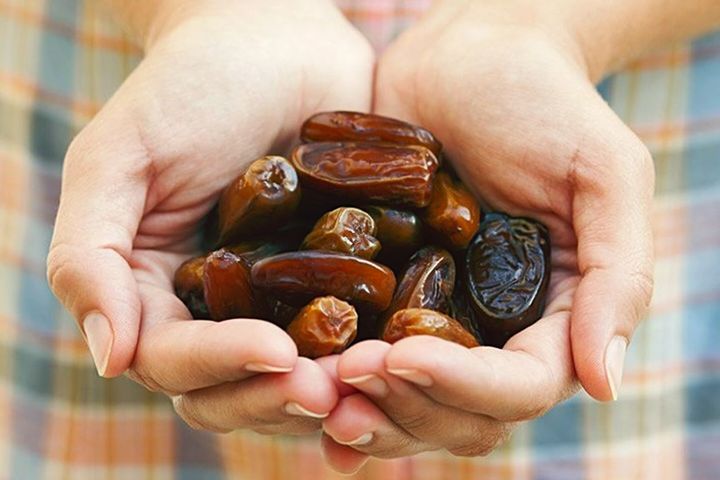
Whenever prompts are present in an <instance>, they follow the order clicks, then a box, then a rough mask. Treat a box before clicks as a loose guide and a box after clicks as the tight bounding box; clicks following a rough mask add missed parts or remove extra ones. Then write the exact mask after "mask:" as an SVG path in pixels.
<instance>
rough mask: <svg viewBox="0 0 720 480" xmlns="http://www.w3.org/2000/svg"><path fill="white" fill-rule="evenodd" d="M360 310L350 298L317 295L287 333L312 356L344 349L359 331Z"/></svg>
mask: <svg viewBox="0 0 720 480" xmlns="http://www.w3.org/2000/svg"><path fill="white" fill-rule="evenodd" d="M357 328H358V314H357V312H356V311H355V308H353V306H352V305H350V304H349V303H347V302H344V301H342V300H340V299H338V298H335V297H332V296H328V297H320V298H316V299H314V300H313V301H312V302H310V303H309V304H308V305H306V306H305V307H304V308H303V309H302V310H300V312H299V313H298V314H297V316H295V318H294V319H293V321H292V322H290V325H288V327H287V333H288V335H290V338H292V339H293V341H294V342H295V345H297V348H298V354H299V355H301V356H303V357H308V358H318V357H324V356H325V355H330V354H333V353H341V352H342V351H343V350H345V348H346V347H347V346H348V345H349V344H350V343H351V342H352V341H353V339H354V338H355V335H357Z"/></svg>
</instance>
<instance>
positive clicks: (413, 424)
mask: <svg viewBox="0 0 720 480" xmlns="http://www.w3.org/2000/svg"><path fill="white" fill-rule="evenodd" d="M431 415H432V414H431V413H430V412H424V411H408V412H398V413H395V414H394V415H393V419H394V420H395V422H396V423H397V424H398V425H400V426H402V427H403V428H404V429H405V430H407V431H409V432H424V431H428V430H429V429H435V428H437V420H436V419H434V418H432V416H431Z"/></svg>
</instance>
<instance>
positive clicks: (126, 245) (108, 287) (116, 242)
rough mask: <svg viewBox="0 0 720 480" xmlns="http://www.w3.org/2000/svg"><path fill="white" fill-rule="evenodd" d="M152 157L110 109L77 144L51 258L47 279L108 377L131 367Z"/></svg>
mask: <svg viewBox="0 0 720 480" xmlns="http://www.w3.org/2000/svg"><path fill="white" fill-rule="evenodd" d="M148 166H149V158H148V154H147V151H146V150H145V148H144V147H143V144H142V141H141V139H140V136H139V134H138V132H137V130H136V129H135V128H134V127H133V123H132V122H130V121H128V120H127V119H125V118H122V117H118V116H117V115H115V114H113V112H108V111H104V112H102V113H101V114H99V115H98V117H96V119H95V120H94V121H93V122H92V123H91V124H90V125H88V126H87V127H86V128H85V130H83V132H82V133H81V134H80V135H79V136H78V137H77V138H76V139H75V140H74V141H73V143H72V145H71V146H70V148H69V150H68V153H67V156H66V158H65V165H64V170H63V181H62V195H61V198H60V206H59V210H58V214H57V218H56V223H55V230H54V233H53V239H52V244H51V247H50V252H49V254H48V260H47V268H48V281H49V284H50V286H51V288H52V290H53V292H54V293H55V295H56V296H57V297H58V298H59V299H60V301H61V302H62V303H63V305H64V306H65V307H66V308H67V309H68V310H69V311H70V312H71V313H72V314H73V316H74V317H75V318H76V319H77V320H78V323H79V325H80V328H81V330H82V331H83V332H84V334H85V338H86V340H87V342H88V345H89V348H90V351H91V353H92V356H93V360H94V361H95V365H96V367H97V369H98V373H99V374H100V375H103V376H108V377H112V376H116V375H118V374H120V373H122V372H123V371H124V370H125V369H126V368H128V366H129V364H130V362H131V361H132V357H133V352H134V350H135V343H136V340H137V335H138V325H139V322H140V311H141V307H140V301H139V298H138V288H137V285H136V282H135V280H134V278H133V275H132V272H131V269H130V266H129V265H128V258H129V257H130V253H131V251H132V246H133V238H134V236H135V232H136V230H137V228H138V224H139V221H140V218H141V216H142V213H143V207H144V203H145V197H146V193H147V189H148V181H149V167H148Z"/></svg>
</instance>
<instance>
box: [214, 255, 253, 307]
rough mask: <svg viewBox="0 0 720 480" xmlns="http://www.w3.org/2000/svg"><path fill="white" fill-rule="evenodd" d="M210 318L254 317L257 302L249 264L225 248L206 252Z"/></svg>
mask: <svg viewBox="0 0 720 480" xmlns="http://www.w3.org/2000/svg"><path fill="white" fill-rule="evenodd" d="M203 280H204V281H203V284H204V291H205V304H206V305H207V307H208V311H209V313H210V318H212V319H213V320H227V319H229V318H248V317H249V318H257V317H258V316H260V311H259V308H258V305H259V302H258V301H257V299H256V297H255V293H254V291H253V288H252V284H251V281H250V263H249V262H248V261H246V260H245V259H243V258H242V257H240V256H238V255H235V254H234V253H232V252H230V251H227V250H225V249H220V250H217V251H215V252H213V253H211V254H210V255H208V257H207V259H206V260H205V267H204V273H203Z"/></svg>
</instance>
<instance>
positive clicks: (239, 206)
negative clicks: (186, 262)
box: [218, 156, 300, 245]
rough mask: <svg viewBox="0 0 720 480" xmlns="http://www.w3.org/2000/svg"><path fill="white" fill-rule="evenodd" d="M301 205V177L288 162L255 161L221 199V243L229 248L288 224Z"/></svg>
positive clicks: (267, 158) (275, 158)
mask: <svg viewBox="0 0 720 480" xmlns="http://www.w3.org/2000/svg"><path fill="white" fill-rule="evenodd" d="M299 202H300V184H299V182H298V176H297V173H296V172H295V169H294V168H293V167H292V165H290V163H289V162H288V161H287V160H285V159H284V158H282V157H272V156H271V157H263V158H261V159H259V160H256V161H254V162H253V163H252V164H250V167H249V168H248V170H247V171H246V172H245V173H244V174H243V175H241V176H239V177H238V178H236V179H235V180H234V181H233V182H232V183H231V184H230V185H229V186H228V187H227V188H226V189H225V190H224V191H223V193H222V196H221V197H220V202H219V203H218V228H219V243H220V244H222V245H225V244H227V243H230V242H234V241H238V240H241V239H242V238H243V237H247V236H250V235H253V234H257V233H263V232H267V231H269V230H272V229H274V228H276V227H279V226H280V225H283V224H285V223H286V222H287V221H288V219H289V218H290V217H291V216H292V215H293V213H294V212H295V210H296V208H297V206H298V203H299Z"/></svg>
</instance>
